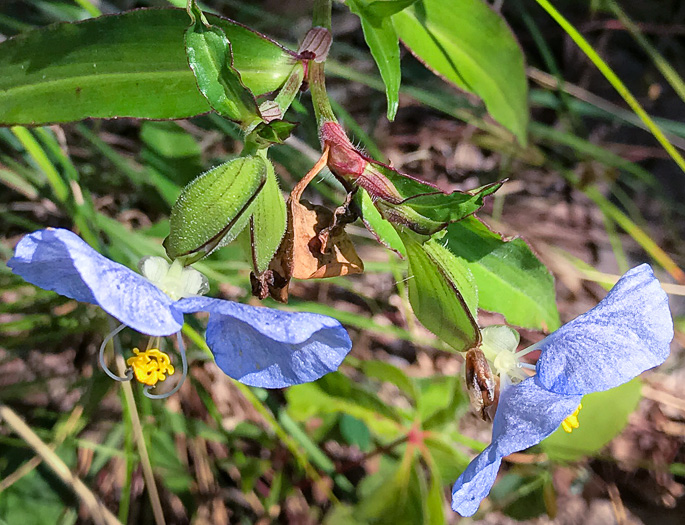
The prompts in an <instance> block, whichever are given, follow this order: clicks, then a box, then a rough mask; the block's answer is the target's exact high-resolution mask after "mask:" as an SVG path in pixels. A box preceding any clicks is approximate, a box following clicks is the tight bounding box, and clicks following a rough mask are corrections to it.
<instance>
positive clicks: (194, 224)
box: [164, 156, 267, 263]
mask: <svg viewBox="0 0 685 525" xmlns="http://www.w3.org/2000/svg"><path fill="white" fill-rule="evenodd" d="M266 180H267V166H266V162H264V159H262V158H261V157H256V156H255V157H240V158H237V159H233V160H231V161H229V162H226V163H225V164H222V165H220V166H217V167H216V168H212V169H211V170H209V171H208V172H206V173H203V174H202V175H200V176H199V177H197V178H196V179H195V180H193V181H192V182H191V183H190V184H188V185H187V186H186V187H185V188H184V189H183V191H182V192H181V195H180V196H179V198H178V200H177V201H176V204H174V207H173V208H172V209H171V217H170V219H169V229H170V232H169V236H168V237H167V238H166V239H165V241H164V247H165V248H166V251H167V254H168V255H169V257H171V258H172V259H175V258H177V257H182V256H183V257H188V259H187V260H186V263H190V262H193V261H197V260H199V259H201V258H202V257H204V256H205V255H208V254H209V253H210V252H211V251H212V250H214V249H216V248H219V247H221V246H224V245H226V244H227V243H228V242H230V241H232V240H233V239H235V237H236V236H237V235H238V234H239V233H240V231H241V230H242V229H243V228H244V227H245V225H246V224H247V222H248V220H249V218H250V215H251V213H252V209H251V205H252V204H253V202H254V200H255V198H256V197H257V195H258V193H259V191H260V190H261V189H262V187H263V186H264V184H265V183H266Z"/></svg>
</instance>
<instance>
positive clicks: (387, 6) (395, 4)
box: [366, 0, 416, 18]
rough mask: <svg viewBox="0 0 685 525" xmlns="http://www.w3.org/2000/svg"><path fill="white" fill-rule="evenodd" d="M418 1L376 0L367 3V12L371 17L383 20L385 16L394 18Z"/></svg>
mask: <svg viewBox="0 0 685 525" xmlns="http://www.w3.org/2000/svg"><path fill="white" fill-rule="evenodd" d="M414 2H416V0H374V1H371V2H369V1H368V0H366V3H367V8H366V10H367V12H368V13H369V15H370V16H373V17H376V18H382V17H384V16H392V15H394V14H395V13H399V12H400V11H402V9H406V8H407V7H409V6H410V5H412V4H413V3H414Z"/></svg>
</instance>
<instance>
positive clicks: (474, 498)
mask: <svg viewBox="0 0 685 525" xmlns="http://www.w3.org/2000/svg"><path fill="white" fill-rule="evenodd" d="M501 464H502V458H501V457H496V456H495V455H494V453H493V450H492V448H491V447H488V448H486V449H485V450H484V451H483V452H481V453H480V454H479V455H478V456H476V458H475V459H474V460H473V461H471V463H469V466H468V467H466V470H464V472H462V474H461V476H459V479H458V480H457V481H456V483H455V484H454V487H453V488H452V510H454V512H458V513H459V514H460V515H462V516H473V515H474V514H475V513H476V511H477V510H478V507H480V502H481V501H483V499H484V498H485V497H486V496H487V495H488V494H489V493H490V489H491V488H492V485H493V484H494V483H495V478H496V477H497V472H498V471H499V467H500V465H501Z"/></svg>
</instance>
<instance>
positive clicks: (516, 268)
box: [435, 217, 560, 332]
mask: <svg viewBox="0 0 685 525" xmlns="http://www.w3.org/2000/svg"><path fill="white" fill-rule="evenodd" d="M435 239H436V240H437V241H438V242H439V243H440V244H442V245H443V246H444V247H445V248H447V249H448V250H449V251H450V252H452V253H453V254H454V255H455V256H457V257H458V258H459V260H460V261H461V263H462V264H463V265H464V266H466V267H467V268H468V269H469V270H470V271H471V273H472V274H473V277H474V278H475V280H476V283H477V285H478V301H479V304H478V306H479V307H480V308H483V309H484V310H491V311H493V312H499V313H501V314H502V315H504V316H505V317H506V318H507V321H508V322H509V323H511V324H514V325H517V326H523V327H526V328H533V329H538V330H545V331H550V332H551V331H554V330H556V329H557V328H559V326H560V321H559V312H558V311H557V307H556V301H555V293H554V278H553V277H552V276H551V274H550V273H549V270H547V268H546V267H545V265H544V264H542V263H541V262H540V261H539V260H538V258H537V257H536V256H535V254H534V253H533V252H532V250H531V249H530V247H529V246H528V245H527V244H526V242H525V241H524V240H523V239H519V238H514V239H511V240H506V239H503V238H502V236H501V235H499V234H497V233H495V232H493V231H491V230H490V229H489V228H488V227H487V226H486V225H485V224H483V223H482V222H481V221H480V220H478V219H477V218H475V217H467V218H466V219H464V220H463V221H459V222H455V223H452V224H450V225H449V226H448V227H447V229H446V230H445V232H444V233H442V232H441V233H440V234H438V235H436V236H435Z"/></svg>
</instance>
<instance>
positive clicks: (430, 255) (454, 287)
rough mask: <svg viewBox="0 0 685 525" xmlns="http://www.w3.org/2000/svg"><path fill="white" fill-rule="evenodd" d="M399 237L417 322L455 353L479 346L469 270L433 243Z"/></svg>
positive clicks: (407, 234) (405, 233) (474, 292)
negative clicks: (402, 245) (407, 267)
mask: <svg viewBox="0 0 685 525" xmlns="http://www.w3.org/2000/svg"><path fill="white" fill-rule="evenodd" d="M398 233H399V234H400V238H401V239H402V242H403V243H404V246H405V248H406V250H407V258H408V259H409V279H408V280H407V284H408V287H409V302H410V303H411V306H412V309H413V310H414V314H415V315H416V317H417V319H418V320H419V321H421V324H423V325H424V326H425V327H426V328H428V329H429V330H430V331H431V332H433V333H434V334H435V335H437V336H438V337H439V338H440V339H442V340H443V341H445V342H446V343H447V344H449V345H450V346H451V347H452V348H454V349H455V350H457V351H458V352H465V351H467V350H469V349H471V348H474V347H476V346H478V345H479V344H480V340H481V339H480V330H479V329H478V323H477V322H476V319H477V315H478V313H477V309H478V291H477V289H476V286H475V281H474V279H473V276H472V275H471V272H470V271H469V269H468V268H467V267H465V266H464V265H463V264H462V263H461V261H460V260H459V259H458V258H457V257H455V256H454V255H452V253H450V251H449V250H447V249H445V248H444V247H443V246H442V245H440V244H439V243H438V242H436V241H435V240H433V239H428V240H426V241H424V242H421V239H420V238H419V237H418V236H416V235H415V234H414V233H412V232H409V231H406V230H405V231H402V230H401V229H398Z"/></svg>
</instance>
